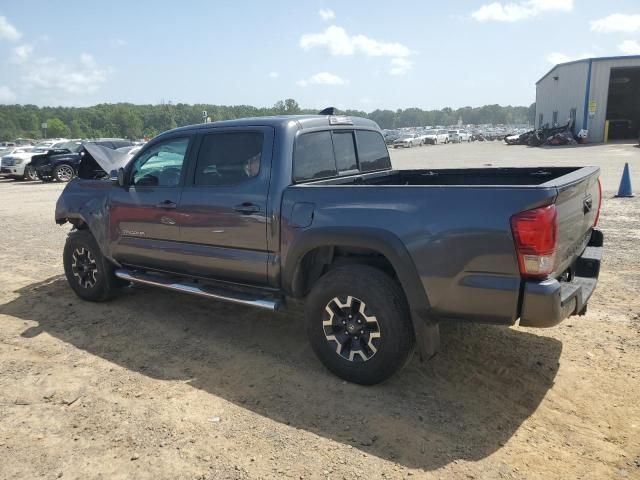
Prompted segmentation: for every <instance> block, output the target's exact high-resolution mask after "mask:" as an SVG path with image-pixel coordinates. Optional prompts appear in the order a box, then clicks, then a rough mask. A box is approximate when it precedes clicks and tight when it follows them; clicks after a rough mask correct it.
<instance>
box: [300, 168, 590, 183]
mask: <svg viewBox="0 0 640 480" xmlns="http://www.w3.org/2000/svg"><path fill="white" fill-rule="evenodd" d="M581 169H582V167H546V168H540V167H536V168H464V169H428V170H391V171H386V172H378V173H374V174H369V175H356V176H349V177H343V178H336V179H331V180H325V181H318V182H312V183H313V184H323V183H324V184H333V185H344V184H350V183H352V184H364V185H414V186H417V185H432V186H445V185H451V186H453V185H460V186H470V185H478V186H481V185H485V186H495V185H500V186H508V185H516V186H539V185H545V186H553V185H556V184H561V183H564V182H565V181H567V180H569V179H563V178H562V177H565V176H568V175H570V174H572V173H575V172H577V171H578V170H581ZM583 173H584V172H583ZM556 180H559V181H558V182H555V181H556Z"/></svg>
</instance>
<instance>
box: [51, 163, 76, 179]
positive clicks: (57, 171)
mask: <svg viewBox="0 0 640 480" xmlns="http://www.w3.org/2000/svg"><path fill="white" fill-rule="evenodd" d="M75 174H76V172H75V170H74V169H73V167H72V166H71V165H69V164H68V163H62V164H60V165H58V166H57V167H56V168H54V169H53V178H55V179H56V180H58V181H59V182H65V183H66V182H69V181H71V179H72V178H73V177H74V176H75Z"/></svg>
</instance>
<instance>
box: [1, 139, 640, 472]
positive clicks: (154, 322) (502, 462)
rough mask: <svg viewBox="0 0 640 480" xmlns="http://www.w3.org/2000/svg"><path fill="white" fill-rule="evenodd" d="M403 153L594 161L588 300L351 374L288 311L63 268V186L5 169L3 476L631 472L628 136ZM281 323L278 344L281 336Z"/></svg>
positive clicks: (633, 410)
mask: <svg viewBox="0 0 640 480" xmlns="http://www.w3.org/2000/svg"><path fill="white" fill-rule="evenodd" d="M392 157H393V163H394V165H395V166H396V167H398V168H428V167H434V168H436V167H445V166H451V167H464V166H483V165H486V164H491V165H493V166H507V165H593V164H596V165H600V166H601V168H602V180H603V187H604V204H603V210H602V217H601V218H602V220H601V227H602V229H603V230H604V232H605V241H606V243H605V260H604V264H603V269H602V273H601V278H600V283H599V286H598V289H597V290H596V293H595V294H594V297H593V298H592V300H591V303H590V305H589V312H588V314H587V315H586V316H584V317H573V318H571V319H569V320H567V321H565V322H563V323H562V324H561V325H559V326H557V327H554V328H551V329H546V330H535V329H527V328H523V327H512V328H502V327H496V326H490V325H471V324H469V325H444V326H443V328H442V330H443V346H442V351H441V353H440V354H439V355H438V356H436V357H435V358H434V359H433V360H432V361H430V362H427V363H420V362H418V361H417V360H416V359H414V360H413V361H412V362H411V363H410V365H409V366H408V368H407V369H405V370H404V371H403V372H402V373H401V374H400V375H397V376H395V377H394V378H393V379H391V380H390V381H388V382H386V383H384V384H383V385H379V386H376V387H369V388H366V387H360V386H356V385H351V384H347V383H344V382H342V381H340V380H339V379H337V378H336V377H333V376H332V375H331V374H329V373H328V372H326V371H325V370H324V369H323V367H322V366H321V365H320V364H319V362H318V361H317V360H316V359H315V358H314V357H313V355H312V352H311V349H310V347H309V346H308V345H307V342H306V339H305V334H304V331H303V328H302V325H301V322H300V321H299V320H300V319H299V318H298V314H297V310H294V311H291V312H289V313H285V314H277V315H276V314H265V313H262V312H257V311H254V310H250V309H247V308H242V307H239V306H232V305H229V304H224V303H216V302H212V301H206V300H204V299H199V298H193V297H188V296H183V295H180V294H177V293H168V292H164V291H159V290H154V289H150V288H142V287H134V288H131V289H128V290H127V291H126V292H124V293H123V295H122V296H120V297H119V298H117V299H116V300H114V301H112V302H109V303H105V304H97V305H95V304H88V303H85V302H82V301H80V300H79V299H78V298H77V297H75V296H74V295H73V294H72V292H71V291H70V289H69V288H68V287H67V285H66V282H65V280H64V279H63V277H62V276H61V274H62V265H61V252H62V246H63V244H64V239H65V236H66V233H67V231H68V227H58V226H56V225H55V224H54V222H53V219H52V217H53V207H54V204H55V200H56V198H57V196H58V195H59V193H60V192H61V190H62V186H61V185H58V184H40V183H29V182H24V183H23V182H13V181H6V180H0V232H1V233H0V264H1V265H2V269H1V270H0V478H12V479H13V478H16V479H17V478H20V479H23V478H60V477H62V478H78V479H86V478H109V479H111V478H153V479H159V478H167V479H177V478H184V479H191V478H207V479H209V478H210V479H224V478H232V479H245V478H296V479H299V478H323V479H324V478H335V479H342V478H347V479H352V478H363V479H365V478H367V479H368V478H409V477H411V478H470V479H473V478H478V479H485V478H515V479H530V478H533V479H549V478H558V479H566V478H593V479H602V478H640V402H639V401H638V398H640V381H639V379H640V336H639V334H640V298H639V295H638V293H639V292H640V277H639V276H638V273H637V272H638V269H639V267H640V242H639V240H640V210H639V207H640V201H639V199H638V198H633V199H617V198H613V195H614V193H615V191H616V190H617V186H618V183H619V180H620V175H621V172H622V167H623V165H624V162H629V164H630V166H631V170H632V175H633V176H632V181H633V184H634V185H635V186H639V185H640V176H639V174H640V150H639V149H637V148H634V147H633V146H629V145H606V146H593V147H592V146H588V147H580V148H558V149H539V148H527V147H507V146H504V145H501V144H498V143H484V144H470V145H466V144H463V145H438V146H432V147H421V148H413V149H408V150H405V151H392ZM282 339H286V348H282V347H283V343H282V342H283V340H282Z"/></svg>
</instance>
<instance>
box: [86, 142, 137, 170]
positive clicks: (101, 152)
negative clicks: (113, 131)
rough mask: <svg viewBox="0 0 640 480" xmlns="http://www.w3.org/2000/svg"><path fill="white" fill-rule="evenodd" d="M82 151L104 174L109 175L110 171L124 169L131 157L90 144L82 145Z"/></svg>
mask: <svg viewBox="0 0 640 480" xmlns="http://www.w3.org/2000/svg"><path fill="white" fill-rule="evenodd" d="M84 149H85V150H86V151H87V152H88V153H89V155H91V157H93V159H94V160H95V161H96V163H97V164H98V165H99V166H100V168H102V169H103V170H104V171H105V172H106V173H111V171H112V170H118V169H119V168H124V166H125V165H126V164H127V163H128V162H129V160H130V159H131V158H132V157H133V155H130V154H128V153H122V152H117V151H115V150H111V149H110V148H107V147H103V146H101V145H93V144H91V143H88V144H86V145H84Z"/></svg>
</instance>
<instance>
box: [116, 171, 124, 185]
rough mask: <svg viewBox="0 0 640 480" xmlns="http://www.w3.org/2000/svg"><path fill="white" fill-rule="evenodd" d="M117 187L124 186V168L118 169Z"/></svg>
mask: <svg viewBox="0 0 640 480" xmlns="http://www.w3.org/2000/svg"><path fill="white" fill-rule="evenodd" d="M118 185H120V186H121V187H124V186H125V178H124V168H122V167H120V168H119V169H118Z"/></svg>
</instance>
